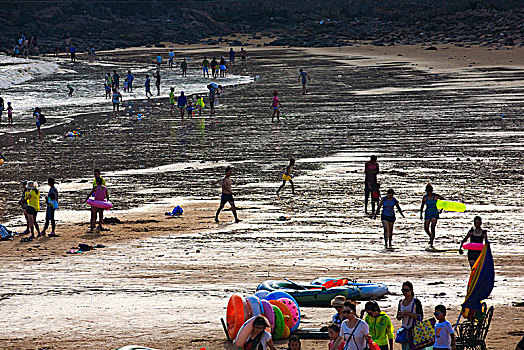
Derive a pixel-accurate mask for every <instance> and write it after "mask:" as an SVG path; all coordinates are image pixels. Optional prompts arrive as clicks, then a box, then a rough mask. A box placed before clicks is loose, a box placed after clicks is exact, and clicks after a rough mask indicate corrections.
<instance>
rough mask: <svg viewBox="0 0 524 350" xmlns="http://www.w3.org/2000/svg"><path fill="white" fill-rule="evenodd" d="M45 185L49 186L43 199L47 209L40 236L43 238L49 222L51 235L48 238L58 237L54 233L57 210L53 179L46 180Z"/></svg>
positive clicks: (56, 195)
mask: <svg viewBox="0 0 524 350" xmlns="http://www.w3.org/2000/svg"><path fill="white" fill-rule="evenodd" d="M47 184H48V185H49V192H48V193H47V196H46V197H45V203H46V206H47V208H46V211H45V225H44V229H43V230H42V233H41V235H42V236H45V231H46V230H47V228H48V227H49V222H51V233H50V234H49V235H48V237H58V235H57V234H56V233H55V229H56V223H55V210H57V209H58V190H57V189H56V187H55V179H53V178H52V177H50V178H49V179H47Z"/></svg>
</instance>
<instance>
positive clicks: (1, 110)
mask: <svg viewBox="0 0 524 350" xmlns="http://www.w3.org/2000/svg"><path fill="white" fill-rule="evenodd" d="M4 111H5V105H4V99H3V98H2V97H0V124H2V113H4Z"/></svg>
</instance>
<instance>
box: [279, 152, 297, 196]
mask: <svg viewBox="0 0 524 350" xmlns="http://www.w3.org/2000/svg"><path fill="white" fill-rule="evenodd" d="M293 165H295V159H293V158H290V159H289V164H288V166H287V167H286V170H285V171H284V174H282V185H280V187H279V188H278V190H277V196H278V194H279V193H280V190H281V189H283V188H284V186H285V185H286V181H289V183H290V184H291V193H293V194H295V185H294V184H293V180H292V179H293V175H292V174H291V171H292V168H293Z"/></svg>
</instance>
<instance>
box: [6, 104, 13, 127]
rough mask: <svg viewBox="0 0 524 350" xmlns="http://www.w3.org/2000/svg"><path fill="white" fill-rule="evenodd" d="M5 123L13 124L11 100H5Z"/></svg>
mask: <svg viewBox="0 0 524 350" xmlns="http://www.w3.org/2000/svg"><path fill="white" fill-rule="evenodd" d="M7 123H8V124H9V125H13V107H11V102H7Z"/></svg>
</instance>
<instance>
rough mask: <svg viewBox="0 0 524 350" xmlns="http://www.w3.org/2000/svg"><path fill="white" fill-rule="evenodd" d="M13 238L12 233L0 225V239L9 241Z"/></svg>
mask: <svg viewBox="0 0 524 350" xmlns="http://www.w3.org/2000/svg"><path fill="white" fill-rule="evenodd" d="M11 239H13V234H12V233H11V231H9V230H8V229H7V227H5V226H4V225H0V240H1V241H9V240H11Z"/></svg>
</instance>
